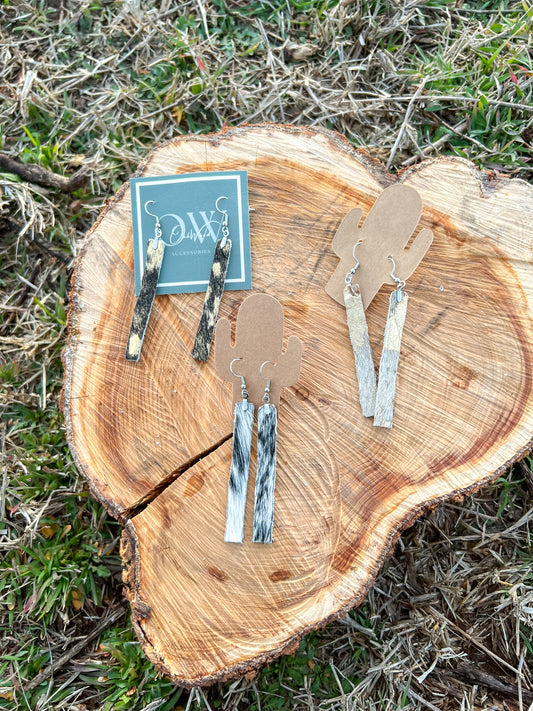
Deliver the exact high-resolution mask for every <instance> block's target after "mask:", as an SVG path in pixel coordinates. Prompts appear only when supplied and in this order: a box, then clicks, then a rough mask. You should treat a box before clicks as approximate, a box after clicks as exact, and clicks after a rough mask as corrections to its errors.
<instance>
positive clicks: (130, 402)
mask: <svg viewBox="0 0 533 711" xmlns="http://www.w3.org/2000/svg"><path fill="white" fill-rule="evenodd" d="M237 168H239V169H245V170H247V171H248V180H249V191H250V204H251V206H252V207H253V211H252V212H251V234H252V269H253V278H254V291H255V292H256V293H261V292H268V293H270V294H272V295H273V296H275V297H277V299H278V300H279V301H280V303H281V306H282V308H283V313H284V317H285V324H284V332H285V334H294V335H295V336H298V337H299V338H300V339H301V340H302V342H303V344H304V357H303V360H302V368H301V373H300V377H299V380H298V381H297V382H296V383H295V384H294V385H292V386H291V387H286V388H283V389H282V390H281V397H280V402H279V408H278V439H277V467H276V469H277V475H276V517H275V529H274V533H275V535H274V541H273V543H272V544H271V545H265V546H262V545H257V544H253V543H252V542H251V534H252V527H253V511H252V507H250V506H248V507H247V511H246V516H245V522H244V534H245V540H244V543H243V545H240V546H236V545H231V544H227V543H224V540H223V538H224V527H225V513H226V511H225V509H226V495H227V484H228V475H229V467H230V461H231V450H232V443H231V441H229V439H228V438H230V437H231V432H232V421H233V418H232V414H233V404H232V384H231V383H230V382H227V381H225V380H223V379H222V378H221V377H220V376H219V375H218V374H217V373H216V371H215V369H214V363H212V362H207V363H205V364H203V363H198V362H196V361H195V360H194V359H193V358H192V356H191V353H190V351H191V348H192V343H193V340H194V335H195V333H196V327H197V319H198V314H199V313H200V311H201V306H202V301H203V295H202V294H183V295H175V296H170V297H168V296H157V297H156V299H155V304H154V308H153V311H152V316H151V318H150V323H149V325H148V331H147V337H146V339H145V344H144V346H143V358H142V359H141V360H140V361H139V363H136V364H132V363H127V362H126V361H125V360H124V348H125V345H126V341H127V336H128V329H129V323H128V319H127V317H126V314H131V312H132V310H133V303H134V294H133V272H132V270H133V251H132V244H131V243H132V240H131V226H130V215H129V211H130V196H129V189H128V187H127V186H126V187H124V188H123V189H122V190H121V191H120V192H119V194H118V195H117V196H116V198H115V199H114V200H113V201H112V202H111V203H110V204H109V206H108V207H107V208H106V210H105V211H104V212H103V213H102V215H101V217H100V218H99V220H98V221H97V223H96V224H95V226H94V227H93V229H92V230H91V233H90V235H89V237H88V240H87V241H86V243H85V244H84V246H83V248H82V250H81V256H80V259H79V261H78V264H77V267H76V270H75V276H74V282H73V291H72V307H71V312H70V318H69V325H70V336H69V343H68V347H67V349H66V352H65V358H64V360H65V369H66V376H65V389H64V407H65V421H66V427H67V433H68V438H69V442H70V446H71V450H72V452H73V454H74V457H75V460H76V463H77V465H78V468H79V469H80V471H82V472H83V473H84V475H85V476H86V477H87V480H88V481H89V484H90V486H91V489H92V491H93V492H94V494H95V495H96V496H97V497H98V498H99V499H100V501H102V502H104V504H105V505H106V506H107V507H108V509H109V510H110V511H111V512H113V513H114V514H115V515H116V516H118V517H119V518H121V519H126V518H128V517H130V520H128V521H127V522H126V524H125V532H124V543H123V554H124V560H125V566H126V567H125V583H126V589H127V593H128V597H129V599H130V602H131V604H132V611H133V615H132V619H133V623H134V625H135V628H136V630H137V633H138V635H139V637H140V639H141V641H142V644H143V647H144V649H145V650H146V652H147V654H148V655H149V656H150V658H151V659H152V660H153V661H154V662H155V663H156V664H157V666H158V668H160V669H161V670H162V671H164V672H165V673H166V674H168V675H169V676H170V677H171V678H172V679H174V681H176V682H178V683H180V684H183V685H187V686H192V685H197V684H208V683H211V682H213V681H216V680H220V679H225V678H228V677H230V676H232V675H235V674H239V673H242V672H245V671H246V670H248V669H250V668H256V667H257V666H258V665H260V664H261V663H263V662H265V661H268V660H271V659H273V658H274V657H275V656H276V655H277V654H280V653H282V652H284V651H290V650H291V649H294V646H295V645H297V644H298V640H299V639H300V637H301V636H302V635H303V634H304V633H305V632H307V631H309V630H311V629H315V628H316V627H318V626H320V625H322V624H324V623H325V622H326V621H327V620H329V619H333V618H334V617H335V616H338V615H343V614H345V613H346V611H347V610H348V609H350V608H351V607H353V606H354V605H356V604H358V603H360V602H361V601H362V599H363V598H364V595H365V592H366V590H367V589H368V587H369V586H370V585H371V584H372V581H373V579H374V577H375V575H376V573H377V571H378V570H379V567H380V565H381V564H382V562H383V560H384V558H385V556H386V555H387V554H388V553H389V551H390V550H391V546H392V545H393V543H394V541H395V539H396V537H397V535H398V533H399V531H400V530H401V529H402V528H403V527H405V526H407V525H409V524H410V523H411V522H412V521H413V519H414V518H415V517H416V516H418V515H420V513H421V512H423V511H424V510H426V509H427V508H428V507H431V506H434V505H435V504H436V503H438V502H439V501H443V500H446V499H448V498H450V497H457V496H461V495H464V494H465V493H467V492H469V491H473V490H475V489H477V488H478V487H479V486H481V485H482V484H483V483H485V482H488V481H490V480H492V479H494V478H495V477H497V476H498V475H499V474H500V473H501V472H502V471H503V470H504V469H505V468H506V467H507V466H508V465H509V464H510V463H512V462H514V461H516V460H517V459H519V458H521V457H522V456H523V455H524V454H525V453H526V452H527V451H528V450H529V449H530V448H531V439H532V432H533V407H532V405H533V393H532V384H533V373H532V370H533V344H532V339H531V333H532V328H531V327H532V301H533V268H532V253H533V219H532V216H533V199H532V198H533V188H532V187H531V186H529V185H527V184H526V183H524V182H522V181H520V180H507V179H496V178H494V177H491V176H487V175H484V174H482V173H479V172H478V171H477V170H476V169H475V168H474V166H472V165H471V164H470V163H468V162H466V161H462V160H456V159H454V160H451V159H450V160H442V161H430V162H427V163H425V164H422V165H421V166H419V167H417V168H414V169H412V170H409V171H407V172H405V173H403V174H402V176H401V180H402V181H403V183H405V184H408V185H411V186H412V187H414V188H415V189H416V190H417V191H418V192H419V194H420V195H421V197H422V202H423V211H422V217H421V221H420V229H428V230H431V231H432V232H433V243H432V245H431V247H430V249H429V250H428V252H427V254H426V256H425V257H424V260H423V261H422V262H421V264H420V266H419V267H418V268H417V269H416V271H415V272H414V274H413V275H412V277H411V278H410V279H409V283H408V289H409V313H408V315H407V320H406V325H405V329H404V333H403V338H402V346H401V357H400V369H399V372H398V380H397V392H396V402H395V413H394V426H393V428H392V429H390V430H388V429H384V428H378V427H374V426H373V424H372V421H371V420H369V419H367V418H365V417H363V415H362V413H361V409H360V407H359V403H358V400H357V384H356V380H355V374H354V361H353V353H352V349H351V345H350V339H349V337H348V330H347V325H346V311H345V308H344V306H342V305H340V304H337V303H336V302H334V301H333V300H332V299H331V298H330V297H329V296H328V294H327V293H326V292H325V289H324V287H325V285H326V283H327V282H328V280H329V278H330V277H331V275H332V274H333V273H334V271H335V268H336V267H337V265H338V258H337V257H336V256H335V254H334V253H333V251H332V250H331V243H332V239H333V236H334V234H335V232H336V230H337V228H338V226H339V224H340V223H341V221H342V219H343V217H344V216H345V215H346V214H347V213H348V212H349V211H350V210H351V209H353V208H355V207H358V208H360V209H361V210H362V213H363V219H364V218H365V217H366V215H367V214H368V211H369V209H370V207H371V205H372V204H373V202H374V201H375V199H376V198H377V196H378V195H379V194H380V193H381V191H382V190H383V188H384V187H385V186H386V185H389V184H391V183H392V182H393V178H392V177H391V176H388V175H387V174H386V172H385V171H384V169H383V167H382V166H381V165H380V164H378V163H377V162H376V161H373V160H372V159H371V158H369V157H368V156H367V155H366V154H364V153H361V152H356V151H354V150H353V149H352V148H351V147H350V146H349V144H348V143H347V142H346V141H344V140H343V139H342V138H340V137H339V136H337V135H336V134H333V133H330V132H326V131H317V130H311V129H297V128H292V127H276V126H257V127H254V126H251V127H243V128H238V129H231V130H230V131H227V132H226V133H223V134H219V135H214V136H190V137H183V138H179V139H176V140H175V141H172V142H170V143H168V144H166V145H165V146H162V147H161V148H159V149H158V150H157V151H156V152H154V153H152V154H150V156H149V157H148V158H147V160H146V162H145V164H144V165H143V166H142V167H141V169H140V171H139V173H138V174H139V175H140V174H142V175H162V174H168V173H180V172H198V171H202V170H224V169H237ZM96 276H98V279H96ZM390 290H391V287H387V286H384V287H383V288H382V289H381V290H380V291H379V293H378V294H377V295H376V297H375V298H374V300H373V301H372V303H371V304H370V306H369V307H368V309H367V312H366V317H367V323H368V329H369V339H370V344H371V346H372V349H373V352H374V358H375V363H376V362H377V354H379V353H381V350H382V346H383V334H384V328H385V320H386V314H387V307H388V299H389V294H390ZM246 295H247V294H246V292H227V293H226V294H225V296H224V299H223V300H222V304H221V307H220V314H221V316H222V317H224V318H226V319H228V320H229V321H230V322H232V323H234V321H235V318H236V314H237V313H238V309H239V306H240V304H241V303H242V301H243V299H244V298H245V296H246ZM411 316H413V318H411ZM219 322H220V319H219ZM285 339H286V336H285ZM285 344H286V340H285ZM215 355H216V354H215ZM267 359H268V358H265V360H267ZM212 360H213V359H211V361H212ZM234 380H237V383H236V386H237V390H238V385H239V383H238V379H234ZM250 470H251V475H250V480H249V483H248V487H249V492H253V490H254V486H255V475H254V473H255V471H256V445H255V444H253V445H252V456H251V465H250ZM143 502H144V504H146V503H147V502H150V503H148V505H145V506H144V507H143V508H142V509H139V508H138V507H139V504H140V503H143ZM133 513H136V515H132V514H133Z"/></svg>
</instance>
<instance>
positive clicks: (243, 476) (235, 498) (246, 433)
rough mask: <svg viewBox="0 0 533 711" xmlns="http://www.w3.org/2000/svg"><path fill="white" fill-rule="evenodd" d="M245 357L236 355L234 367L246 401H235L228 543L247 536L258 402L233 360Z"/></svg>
mask: <svg viewBox="0 0 533 711" xmlns="http://www.w3.org/2000/svg"><path fill="white" fill-rule="evenodd" d="M238 360H242V358H234V359H233V360H232V361H231V363H230V366H229V368H230V370H231V372H232V373H233V375H234V376H235V377H236V378H240V379H241V397H242V402H238V403H237V404H236V405H235V411H234V420H233V451H232V454H231V468H230V475H229V482H228V503H227V508H226V531H225V534H224V540H225V541H226V543H242V541H243V538H244V513H245V509H246V493H247V490H248V474H249V470H250V450H251V447H252V430H253V427H254V406H253V403H251V402H248V391H247V390H246V382H245V380H244V377H243V376H242V375H237V373H235V372H234V371H233V363H235V362H236V361H238Z"/></svg>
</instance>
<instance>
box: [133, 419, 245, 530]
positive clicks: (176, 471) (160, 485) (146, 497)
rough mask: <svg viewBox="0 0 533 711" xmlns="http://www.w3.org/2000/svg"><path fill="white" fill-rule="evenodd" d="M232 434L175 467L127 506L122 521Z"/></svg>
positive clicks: (155, 496) (135, 512)
mask: <svg viewBox="0 0 533 711" xmlns="http://www.w3.org/2000/svg"><path fill="white" fill-rule="evenodd" d="M232 436H233V433H232V432H230V433H229V434H227V435H225V436H224V437H222V438H221V439H219V440H218V442H215V444H213V445H212V446H211V447H208V448H207V449H205V450H204V451H203V452H202V453H201V454H197V455H195V456H194V457H191V459H189V460H187V461H186V462H185V463H184V464H182V465H181V466H180V467H178V468H177V469H174V471H172V472H171V473H170V474H169V475H168V476H167V477H165V478H164V479H162V480H161V481H160V482H159V483H158V484H156V486H154V487H152V488H151V489H150V491H149V492H148V493H147V494H145V495H144V496H143V497H142V498H141V499H139V501H137V502H136V503H135V504H132V505H131V506H128V507H127V508H125V509H124V510H123V511H122V512H121V515H120V519H121V520H122V521H128V520H130V519H132V518H134V517H135V516H137V515H138V514H140V513H141V512H142V511H144V510H145V509H146V508H147V507H148V506H149V505H150V504H151V503H152V502H153V501H155V499H157V497H158V496H160V494H162V493H163V492H164V491H165V489H168V487H169V486H170V485H171V484H173V483H174V482H175V481H176V479H178V478H179V477H180V476H182V474H185V472H187V471H188V470H189V469H191V468H192V467H194V466H195V465H196V464H198V462H199V461H201V460H202V459H204V458H205V457H207V456H209V455H210V454H212V453H213V452H215V451H216V450H217V449H218V448H219V447H221V446H222V445H223V444H224V443H225V442H227V441H228V440H229V439H231V438H232Z"/></svg>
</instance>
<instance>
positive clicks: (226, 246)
mask: <svg viewBox="0 0 533 711" xmlns="http://www.w3.org/2000/svg"><path fill="white" fill-rule="evenodd" d="M227 199H228V198H227V197H226V196H225V195H221V196H220V197H219V198H218V199H217V201H216V203H215V207H216V209H217V210H218V211H219V212H220V214H221V215H222V222H221V229H222V238H221V239H219V240H218V241H217V243H216V245H215V253H214V255H213V264H212V266H211V275H210V277H209V283H208V285H207V290H206V292H205V299H204V307H203V310H202V316H201V318H200V323H199V325H198V331H197V332H196V338H195V340H194V346H193V349H192V357H193V358H195V359H196V360H202V361H206V360H207V359H208V358H209V351H210V350H211V342H212V340H213V332H214V329H215V324H216V321H217V316H218V309H219V307H220V302H221V300H222V294H223V293H224V283H225V281H226V273H227V271H228V264H229V257H230V253H231V240H230V238H229V229H228V213H227V212H226V210H221V209H220V207H219V206H218V203H219V202H220V200H227Z"/></svg>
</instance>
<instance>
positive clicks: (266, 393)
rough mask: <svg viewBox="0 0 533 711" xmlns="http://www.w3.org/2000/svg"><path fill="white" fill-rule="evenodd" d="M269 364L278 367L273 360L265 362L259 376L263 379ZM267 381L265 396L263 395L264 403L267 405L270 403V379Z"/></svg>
mask: <svg viewBox="0 0 533 711" xmlns="http://www.w3.org/2000/svg"><path fill="white" fill-rule="evenodd" d="M267 363H272V365H276V364H275V363H274V361H273V360H265V362H264V363H263V365H262V366H261V367H260V368H259V375H260V376H261V377H262V378H263V377H264V376H263V368H264V367H265V365H266V364H267ZM265 380H266V381H267V384H266V386H265V394H264V395H263V402H264V403H267V402H270V378H265Z"/></svg>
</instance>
